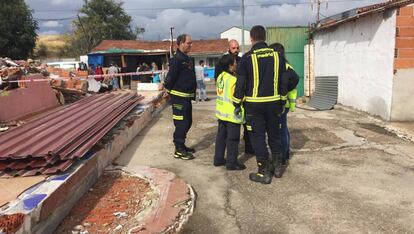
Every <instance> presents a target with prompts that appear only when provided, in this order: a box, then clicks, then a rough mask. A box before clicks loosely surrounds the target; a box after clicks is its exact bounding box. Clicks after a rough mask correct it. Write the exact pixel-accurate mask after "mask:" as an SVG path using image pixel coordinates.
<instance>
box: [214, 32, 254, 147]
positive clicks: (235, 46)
mask: <svg viewBox="0 0 414 234" xmlns="http://www.w3.org/2000/svg"><path fill="white" fill-rule="evenodd" d="M239 52H240V46H239V42H237V41H236V40H234V39H232V40H230V41H229V48H228V52H227V53H226V54H224V55H223V56H225V55H227V54H230V55H233V56H234V57H235V58H236V62H237V65H238V64H239V63H240V59H241V57H240V56H239ZM224 70H225V68H223V67H222V66H221V65H220V63H218V64H216V66H215V68H214V79H215V80H216V82H217V78H218V76H219V75H221V73H222V72H223V71H224ZM243 140H244V153H245V154H254V151H253V147H252V144H251V143H250V139H249V134H248V133H247V128H246V124H243Z"/></svg>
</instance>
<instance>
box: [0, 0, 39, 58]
mask: <svg viewBox="0 0 414 234" xmlns="http://www.w3.org/2000/svg"><path fill="white" fill-rule="evenodd" d="M37 29H38V27H37V21H35V20H34V19H33V16H32V12H31V10H30V9H29V7H28V6H27V5H26V3H25V2H24V0H1V1H0V57H9V58H12V59H26V58H28V57H29V56H30V55H31V54H32V53H33V49H34V48H35V46H36V38H37V34H36V30H37Z"/></svg>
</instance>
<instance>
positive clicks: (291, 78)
mask: <svg viewBox="0 0 414 234" xmlns="http://www.w3.org/2000/svg"><path fill="white" fill-rule="evenodd" d="M269 47H270V48H272V49H273V50H274V51H276V52H278V53H279V54H280V55H281V56H282V57H283V58H284V59H285V61H286V72H285V73H284V74H283V77H282V79H287V80H288V95H287V96H288V99H287V100H286V104H285V110H284V111H283V113H282V115H281V116H280V119H279V123H280V127H281V129H280V136H281V142H282V165H283V166H284V168H286V167H287V166H288V162H289V158H290V134H289V128H288V123H287V114H288V113H289V111H292V112H293V111H295V108H296V97H297V90H296V86H297V85H298V83H299V76H298V74H297V73H296V72H295V70H293V67H292V66H291V65H290V64H289V62H288V60H287V59H286V56H285V48H284V47H283V45H282V44H280V43H273V44H271V45H270V46H269ZM276 124H277V123H276Z"/></svg>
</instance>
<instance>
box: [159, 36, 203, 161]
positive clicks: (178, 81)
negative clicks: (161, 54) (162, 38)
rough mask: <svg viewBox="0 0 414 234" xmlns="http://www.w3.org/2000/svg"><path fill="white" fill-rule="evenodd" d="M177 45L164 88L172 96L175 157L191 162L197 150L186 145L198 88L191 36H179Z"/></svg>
mask: <svg viewBox="0 0 414 234" xmlns="http://www.w3.org/2000/svg"><path fill="white" fill-rule="evenodd" d="M177 45H178V49H177V52H176V53H175V55H174V57H173V58H172V59H171V60H170V64H169V70H168V74H167V77H166V78H165V85H164V87H165V90H166V91H167V92H168V94H169V95H170V96H171V103H172V109H173V121H174V126H175V131H174V135H173V138H174V140H173V141H174V145H175V153H174V157H175V158H179V159H184V160H191V159H194V155H193V154H194V153H195V150H194V149H193V148H189V147H187V146H186V145H185V139H186V137H187V132H188V131H189V130H190V128H191V125H192V122H193V117H192V105H191V100H195V91H196V87H197V83H196V75H195V67H194V59H193V58H190V57H189V56H188V53H189V52H190V50H191V46H192V40H191V36H190V35H187V34H182V35H180V36H178V37H177Z"/></svg>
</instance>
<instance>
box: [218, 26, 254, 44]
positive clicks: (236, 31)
mask: <svg viewBox="0 0 414 234" xmlns="http://www.w3.org/2000/svg"><path fill="white" fill-rule="evenodd" d="M220 38H221V39H228V40H232V39H234V40H237V41H238V42H239V44H240V46H241V44H242V32H241V29H240V28H238V27H232V28H230V29H228V30H227V31H224V32H222V33H220ZM244 43H245V45H251V44H252V43H251V42H250V31H248V30H244Z"/></svg>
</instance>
